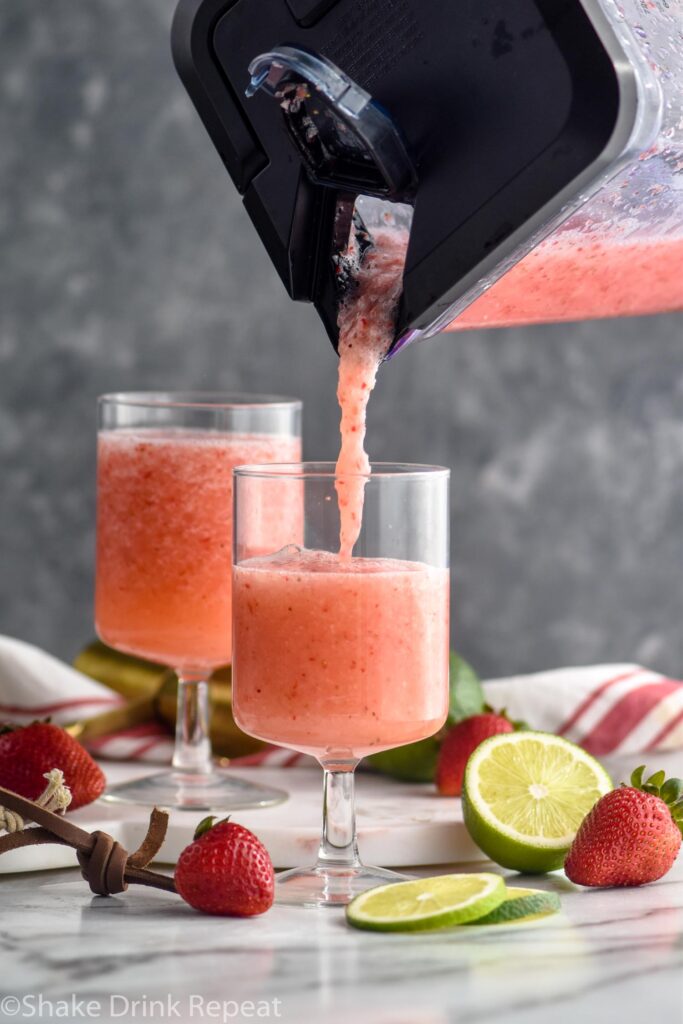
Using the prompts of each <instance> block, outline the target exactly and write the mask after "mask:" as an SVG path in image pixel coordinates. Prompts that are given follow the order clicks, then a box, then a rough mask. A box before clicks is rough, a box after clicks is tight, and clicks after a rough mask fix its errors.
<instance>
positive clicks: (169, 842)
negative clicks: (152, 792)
mask: <svg viewBox="0 0 683 1024" xmlns="http://www.w3.org/2000/svg"><path fill="white" fill-rule="evenodd" d="M641 756H642V759H643V760H647V758H646V757H645V756H644V755H641ZM682 756H683V755H682V754H681V751H670V752H667V753H666V754H664V753H660V754H657V755H656V757H655V758H654V759H651V764H652V766H653V768H654V767H657V768H663V769H664V770H665V771H666V772H667V774H670V775H671V774H677V775H680V774H681V758H682ZM638 758H639V755H633V754H628V755H626V756H622V757H619V758H615V757H610V758H606V759H604V760H603V763H604V765H605V767H606V768H607V770H608V772H609V773H610V774H611V776H612V778H613V779H614V780H615V782H616V783H619V782H620V781H622V780H624V779H627V778H628V775H629V773H630V771H631V769H632V768H633V767H634V765H635V764H637V763H638ZM655 761H656V764H655ZM103 767H104V768H105V770H106V773H107V778H108V780H109V782H110V783H111V784H112V785H114V784H116V783H119V782H127V781H129V780H130V779H134V778H140V777H142V776H144V775H149V774H151V773H152V772H153V771H158V770H159V769H158V768H156V769H151V768H149V767H144V768H143V767H142V766H141V765H140V764H114V763H109V764H107V765H104V766H103ZM229 771H230V772H233V773H234V774H235V775H237V776H240V777H241V778H244V779H247V780H249V781H251V782H257V783H261V784H263V785H267V786H274V787H276V788H278V789H282V790H285V791H286V792H287V793H288V794H289V799H288V800H287V801H285V803H282V804H279V805H278V806H277V807H265V808H258V809H254V810H241V811H237V812H235V814H234V819H235V820H236V821H239V822H240V824H242V825H245V826H246V827H247V828H250V829H251V830H252V831H253V832H255V833H256V835H257V836H259V838H260V839H261V840H262V842H263V843H264V844H265V846H266V847H267V849H268V850H269V852H270V855H271V857H272V858H273V863H274V864H275V866H276V867H277V868H289V867H296V866H298V865H301V864H306V863H309V862H312V861H313V860H314V859H315V854H316V850H317V848H318V843H319V841H320V822H321V814H322V772H321V770H320V769H319V768H317V767H316V766H315V765H311V766H306V767H300V768H284V769H283V768H234V769H229ZM356 780H357V782H356V818H357V823H358V844H359V847H360V853H361V857H362V858H363V860H364V861H365V862H366V863H367V864H379V865H382V866H383V867H419V866H429V865H433V864H457V863H462V862H468V861H469V862H472V861H477V860H483V859H485V858H484V855H483V854H482V852H481V850H479V849H478V847H476V846H475V845H474V843H473V842H472V840H471V839H470V837H469V834H468V832H467V830H466V828H465V825H464V823H463V819H462V805H461V802H460V800H458V799H456V798H455V797H440V796H438V794H437V793H436V791H435V789H434V788H433V787H432V786H430V785H425V784H422V785H420V784H411V783H404V782H397V781H396V780H394V779H389V778H385V777H384V776H382V775H376V774H373V773H371V772H363V771H361V772H358V773H357V775H356ZM205 813H206V812H201V811H192V812H189V811H172V812H171V818H170V823H169V829H168V834H167V837H166V841H165V843H164V846H163V848H162V850H161V854H160V856H159V858H158V860H159V863H162V864H175V862H176V861H177V859H178V856H179V854H180V852H181V850H183V849H184V848H185V846H187V844H188V843H189V842H190V841H191V839H192V835H193V833H194V829H195V826H196V825H197V823H198V821H199V820H200V819H201V818H202V817H204V815H205ZM70 818H71V820H72V821H73V822H74V823H75V824H77V825H80V826H82V827H83V828H85V829H87V830H88V831H90V832H94V831H95V830H96V829H102V830H103V831H105V832H109V834H110V835H112V836H113V837H114V838H115V839H117V840H118V841H119V842H120V843H121V844H122V845H123V846H124V847H125V848H126V849H127V850H135V849H136V848H137V846H138V845H139V843H140V841H141V840H142V838H143V836H144V834H145V831H146V827H147V822H148V820H149V809H148V808H144V807H137V806H135V805H133V804H114V803H106V802H103V801H98V803H96V804H92V805H91V806H90V807H84V808H83V809H82V810H80V811H75V812H74V813H73V814H72V815H70ZM73 864H74V854H73V851H71V850H68V849H65V848H64V847H61V846H34V847H30V848H28V849H23V850H16V851H12V852H11V853H6V854H3V856H2V857H0V874H7V873H15V872H19V871H43V870H50V869H54V868H64V867H72V866H73Z"/></svg>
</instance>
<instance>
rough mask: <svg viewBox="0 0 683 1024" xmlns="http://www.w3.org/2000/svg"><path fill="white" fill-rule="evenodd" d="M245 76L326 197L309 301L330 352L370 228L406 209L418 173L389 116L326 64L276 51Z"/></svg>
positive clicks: (291, 50) (289, 50)
mask: <svg viewBox="0 0 683 1024" xmlns="http://www.w3.org/2000/svg"><path fill="white" fill-rule="evenodd" d="M249 73H250V76H251V80H250V83H249V85H248V87H247V89H246V95H247V97H253V96H255V95H256V94H257V93H258V92H259V91H262V92H265V93H266V94H267V95H268V96H270V97H271V98H273V99H275V100H276V101H277V103H278V104H279V106H280V109H281V111H282V116H283V118H284V122H285V125H286V128H287V132H288V135H289V137H290V139H291V141H292V143H293V144H294V146H295V148H296V150H297V152H298V154H299V157H300V159H301V162H302V164H303V167H304V169H305V171H306V175H307V177H308V180H309V182H310V183H311V184H312V185H313V186H314V187H318V188H320V189H321V190H324V191H325V192H326V193H327V194H328V198H327V199H326V200H325V199H323V201H322V202H321V204H320V206H319V207H318V210H319V220H320V221H322V223H319V224H318V234H317V239H318V248H319V251H320V252H319V259H318V266H317V271H316V282H315V285H314V292H315V294H314V301H315V302H316V306H317V307H318V311H319V312H320V314H321V316H322V319H323V322H324V323H325V325H326V327H327V329H328V333H329V334H330V336H331V339H332V342H333V344H334V345H335V347H336V344H337V331H336V319H337V310H338V307H339V303H340V302H341V301H342V300H343V298H344V296H345V295H346V294H347V293H348V289H349V288H350V287H351V286H352V283H353V280H354V278H355V276H356V274H357V272H358V268H359V267H360V265H361V263H362V260H363V257H364V256H365V253H366V252H367V251H368V250H369V248H370V247H371V246H372V245H373V237H372V232H373V228H374V227H377V226H385V227H386V226H388V225H389V224H391V223H392V222H393V221H394V216H395V215H394V213H393V209H394V206H395V205H396V204H401V206H402V208H403V209H405V210H408V209H410V207H409V203H410V201H411V199H412V198H413V197H414V195H415V193H416V190H417V184H418V179H417V172H416V170H415V167H414V164H413V161H412V159H411V157H410V155H409V153H408V151H407V149H406V146H405V144H404V141H403V138H402V136H401V133H400V131H399V129H398V127H397V126H396V125H395V124H394V122H393V121H392V119H391V117H390V116H389V114H388V113H387V111H385V110H384V109H383V108H382V107H381V106H380V105H379V104H378V103H376V102H375V101H374V100H373V98H372V96H371V95H370V94H369V93H368V92H366V91H365V90H364V89H362V88H361V87H360V86H359V85H357V84H356V83H355V82H354V81H353V79H351V78H350V77H349V76H348V75H346V74H345V73H344V72H343V71H341V70H340V69H339V68H338V67H336V65H334V64H333V63H332V62H331V61H330V60H327V59H326V58H324V57H321V56H319V55H317V54H315V53H312V52H309V51H306V50H304V49H302V48H299V47H294V46H281V47H278V48H276V49H274V50H271V51H269V52H268V53H264V54H261V55H260V56H259V57H256V58H255V59H254V60H253V61H252V62H251V64H250V65H249ZM330 193H332V195H333V196H334V201H333V202H332V201H330V198H329V196H330ZM411 212H412V211H411ZM326 219H327V220H328V221H329V223H328V224H327V225H325V223H324V222H325V220H326ZM406 219H409V218H407V216H406V214H403V221H404V222H405V220H406Z"/></svg>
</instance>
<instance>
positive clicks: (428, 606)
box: [233, 548, 449, 760]
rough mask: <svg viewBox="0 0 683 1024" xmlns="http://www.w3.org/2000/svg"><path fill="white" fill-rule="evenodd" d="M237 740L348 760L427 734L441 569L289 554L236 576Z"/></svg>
mask: <svg viewBox="0 0 683 1024" xmlns="http://www.w3.org/2000/svg"><path fill="white" fill-rule="evenodd" d="M233 589H234V640H235V659H234V665H233V671H234V673H235V678H237V679H238V680H239V685H238V686H237V687H236V688H235V694H234V711H235V718H236V720H237V723H238V724H239V725H240V727H241V728H242V729H244V730H245V732H248V733H249V734H250V735H253V736H258V737H260V738H261V739H264V740H269V741H272V742H275V743H279V744H282V745H284V746H287V747H291V748H292V749H294V750H300V751H305V752H307V753H310V754H313V755H314V756H316V757H318V758H332V757H333V758H336V759H339V760H344V759H349V760H355V759H356V758H360V757H363V756H365V755H366V754H369V753H372V752H373V751H377V750H385V749H388V748H391V747H395V746H399V745H400V744H403V743H411V742H413V741H414V740H418V739H422V738H424V737H426V736H431V735H433V734H434V733H435V732H436V731H437V730H438V729H439V728H440V727H441V726H442V725H443V723H444V721H445V718H446V714H447V704H448V604H449V587H448V571H447V570H446V569H436V568H433V567H431V566H428V565H424V564H422V563H419V562H407V561H399V560H395V559H387V558H381V559H365V558H350V559H348V560H347V561H342V560H340V559H339V557H338V556H337V555H335V554H329V553H327V552H322V551H306V550H301V549H298V548H287V549H285V550H284V551H281V552H279V553H278V554H276V555H271V556H268V557H262V558H253V559H249V560H247V561H246V562H242V563H241V564H240V565H238V566H236V568H235V570H234V582H233Z"/></svg>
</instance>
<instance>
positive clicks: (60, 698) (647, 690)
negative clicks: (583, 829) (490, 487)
mask: <svg viewBox="0 0 683 1024" xmlns="http://www.w3.org/2000/svg"><path fill="white" fill-rule="evenodd" d="M484 691H485V694H486V699H487V701H488V703H489V704H490V705H491V706H492V707H493V708H495V709H496V710H501V709H503V708H505V709H506V710H507V712H508V714H509V716H510V718H513V719H523V720H524V721H525V722H526V723H527V724H528V725H529V726H530V727H531V728H533V729H541V730H546V731H548V732H554V733H559V734H560V735H563V736H566V737H567V738H568V739H570V740H573V741H574V742H576V743H580V744H581V746H583V747H585V749H586V750H588V751H590V753H592V754H595V755H597V756H600V755H605V754H637V753H645V752H647V753H650V752H652V751H656V750H662V751H663V750H674V749H677V748H683V682H679V681H677V680H674V679H668V678H666V677H665V676H663V675H660V674H659V673H657V672H651V671H650V670H649V669H645V668H641V667H640V666H639V665H591V666H588V667H584V668H561V669H555V670H553V671H550V672H537V673H534V674H533V675H526V676H512V677H510V678H508V679H493V680H489V681H488V682H485V683H484ZM121 703H123V701H122V698H121V697H119V696H118V694H115V693H112V691H111V690H109V689H107V687H106V686H103V685H101V684H100V683H97V682H95V681H94V680H93V679H90V678H89V677H88V676H86V675H83V673H82V672H78V671H77V670H76V669H74V668H71V666H69V665H65V664H64V662H62V661H59V660H58V659H57V658H54V657H53V656H52V655H51V654H48V653H47V652H46V651H43V650H41V649H40V648H39V647H34V646H33V645H32V644H28V643H25V642H24V641H22V640H15V639H13V638H12V637H8V636H2V635H0V722H17V723H28V722H31V721H33V720H34V719H36V718H45V717H48V716H49V717H50V718H51V719H52V720H53V721H54V722H57V723H60V724H63V725H66V724H68V723H69V722H73V721H74V720H76V719H82V718H86V717H90V716H92V715H96V714H98V713H100V712H102V711H106V710H108V709H111V708H114V707H117V706H119V705H120V704H121ZM90 749H91V750H92V752H93V754H96V755H97V756H98V757H104V758H113V759H116V760H126V761H130V760H140V761H150V762H155V763H168V762H169V761H170V759H171V754H172V750H173V744H172V740H171V738H170V737H169V735H168V733H167V731H166V730H165V729H164V727H163V726H162V725H159V724H158V723H155V722H150V723H146V724H144V725H140V726H136V727H134V728H132V729H126V730H123V731H122V732H120V733H117V734H116V735H114V736H107V737H104V738H101V739H97V740H94V741H93V742H92V743H91V744H90ZM302 759H303V755H299V754H294V753H292V751H291V750H285V749H283V748H281V747H268V748H266V749H265V750H262V751H259V752H258V753H257V754H252V755H250V756H248V757H245V758H241V759H238V760H237V761H236V762H235V763H240V764H269V765H282V766H289V765H292V764H297V763H299V762H300V761H301V760H302Z"/></svg>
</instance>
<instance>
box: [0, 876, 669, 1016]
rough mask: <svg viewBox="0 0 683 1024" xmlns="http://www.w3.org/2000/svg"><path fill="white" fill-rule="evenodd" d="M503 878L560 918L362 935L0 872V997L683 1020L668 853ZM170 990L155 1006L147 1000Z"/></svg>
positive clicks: (305, 1010) (341, 925)
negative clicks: (636, 880)
mask: <svg viewBox="0 0 683 1024" xmlns="http://www.w3.org/2000/svg"><path fill="white" fill-rule="evenodd" d="M439 870H440V869H439ZM443 870H447V868H444V869H443ZM516 881H517V879H516ZM518 881H519V884H522V885H523V884H525V883H526V884H530V885H534V886H537V887H543V888H550V889H555V890H556V891H558V892H559V893H560V895H561V897H562V905H563V909H562V913H561V914H560V915H558V916H557V917H555V918H551V919H548V920H546V921H545V922H543V923H541V924H539V925H538V926H535V927H530V926H525V927H519V926H516V927H515V926H508V927H505V928H500V927H498V928H476V927H468V928H462V929H455V930H449V931H442V932H435V933H432V934H423V935H375V934H371V933H363V932H357V931H354V930H352V929H350V928H348V927H347V926H346V924H345V922H344V920H343V915H342V913H340V912H338V911H324V910H321V911H306V910H297V909H292V908H285V907H277V906H276V907H274V908H273V909H272V910H271V911H270V912H269V913H268V914H267V915H266V916H264V917H262V918H257V919H253V920H246V921H236V920H227V919H226V920H223V919H213V918H207V917H204V916H201V915H198V914H195V913H194V912H193V911H192V910H191V909H190V908H188V907H186V906H184V905H183V904H182V903H181V902H180V901H179V900H178V899H177V898H175V897H173V896H170V895H168V894H166V893H161V892H158V891H155V890H152V891H147V890H144V889H136V890H134V891H129V892H128V893H127V894H124V895H122V896H119V897H115V898H113V899H109V900H103V899H98V898H93V897H91V896H90V894H89V893H88V890H87V888H86V887H85V885H84V883H83V882H82V881H80V879H79V878H78V874H77V872H76V871H61V872H57V873H54V872H53V873H43V874H38V875H16V876H6V877H5V878H3V879H2V881H1V882H0V885H1V886H2V889H1V894H2V911H1V912H0V959H1V962H2V974H1V979H0V987H1V989H2V991H1V993H0V1007H1V1006H2V1005H3V1004H2V1002H1V1000H2V999H3V998H6V997H7V996H10V997H17V998H19V999H21V998H22V997H24V996H25V995H26V994H33V995H34V996H37V995H38V994H42V996H43V998H44V999H45V1000H49V1001H52V1003H53V1004H56V1002H57V1001H59V1000H69V999H71V998H72V997H73V998H76V999H80V1000H94V1001H95V1004H96V1005H97V1006H98V1007H99V1008H100V1011H101V1013H100V1016H99V1017H98V1018H97V1019H100V1020H106V1021H113V1020H117V1019H126V1020H134V1019H143V1011H144V1010H145V1006H146V1007H147V1016H146V1018H144V1019H147V1020H153V1019H157V1020H164V1019H176V1020H183V1021H190V1020H201V1019H212V1018H210V1017H209V1016H208V1015H207V1013H206V1010H205V1012H204V1014H203V1015H202V1013H201V1012H200V1005H199V1000H201V999H204V1000H217V1001H218V1002H219V1003H220V1004H221V1006H222V1005H223V1004H225V1006H226V1007H228V1008H229V1009H230V1010H232V1009H233V1008H235V1009H236V1010H237V1011H239V1007H240V1004H242V1003H244V1001H247V1003H246V1005H247V1009H248V1006H249V1002H251V1003H253V1004H254V1006H255V1007H259V1006H260V1007H261V1010H262V1011H264V1008H265V1007H266V1005H267V1006H268V1008H269V1015H270V1019H279V1020H283V1021H285V1022H292V1024H309V1022H311V1024H312V1022H314V1021H324V1022H330V1024H337V1022H339V1024H342V1022H343V1024H348V1022H349V1020H353V1021H354V1024H455V1022H457V1024H488V1022H496V1024H535V1022H537V1021H538V1022H539V1024H540V1022H548V1021H552V1024H565V1022H566V1024H576V1021H579V1020H580V1021H583V1022H586V1024H590V1022H593V1021H596V1022H597V1021H600V1022H601V1024H641V1022H642V1021H643V1020H648V1021H650V1022H652V1024H659V1022H660V1021H661V1022H664V1021H667V1022H671V1024H676V1022H678V1021H680V1020H681V1019H683V973H682V971H681V968H682V967H683V944H682V942H681V938H682V934H683V863H679V864H678V865H677V866H676V867H675V868H674V870H673V871H672V872H671V873H670V874H669V875H668V876H667V877H666V878H665V879H663V880H662V881H661V882H659V883H657V884H656V885H652V886H647V887H644V888H642V889H631V890H608V891H588V890H580V889H578V888H576V887H574V886H573V885H571V883H569V882H568V881H567V880H566V879H565V878H564V876H562V875H553V876H549V877H544V878H538V879H535V880H534V879H519V880H518ZM112 996H114V997H115V998H114V1000H113V1002H112ZM169 999H171V1000H172V1002H173V1007H174V1010H173V1012H172V1013H171V1014H170V1016H166V1017H164V1016H162V1015H161V1013H160V1010H159V1007H156V1008H155V1007H151V1003H150V1001H151V1000H161V1002H162V1004H164V1001H166V1004H165V1005H168V1000H169ZM132 1000H138V1001H139V1005H138V1010H137V1017H136V1015H135V1012H134V1011H133V1010H132V1009H131V1006H132V1002H131V1001H132ZM193 1000H194V1003H193ZM273 1000H278V1002H277V1003H274V1002H273ZM126 1001H129V1004H128V1015H127V1016H124V1015H123V1012H122V1011H123V1010H124V1009H125V1007H126ZM12 1005H13V1004H11V1005H10V1009H11V1006H12ZM150 1007H151V1009H150ZM204 1009H205V1004H204ZM276 1010H277V1013H276V1012H275V1011H276ZM263 1016H264V1013H263V1012H262V1017H263ZM0 1017H1V1018H2V1019H3V1020H4V1019H7V1020H9V1019H10V1015H7V1014H5V1016H4V1017H2V1014H0ZM12 1019H16V1020H21V1019H26V1018H25V1017H24V1018H22V1017H21V1016H19V1015H14V1016H13V1018H12ZM213 1019H216V1018H213ZM227 1019H233V1020H240V1021H241V1020H246V1019H251V1018H250V1017H249V1015H248V1013H247V1015H246V1016H244V1015H240V1014H239V1012H238V1013H237V1015H232V1016H229V1017H228V1018H227Z"/></svg>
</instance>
